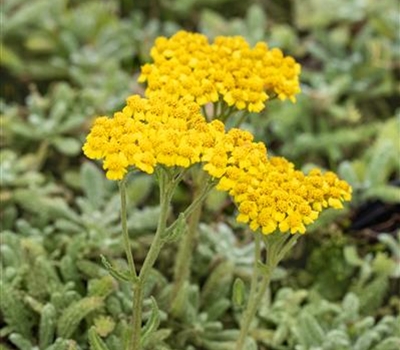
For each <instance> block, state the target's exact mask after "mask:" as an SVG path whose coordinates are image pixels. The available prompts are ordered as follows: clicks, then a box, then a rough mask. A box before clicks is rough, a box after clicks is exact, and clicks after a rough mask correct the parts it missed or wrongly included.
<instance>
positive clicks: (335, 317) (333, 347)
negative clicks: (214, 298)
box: [254, 288, 400, 350]
mask: <svg viewBox="0 0 400 350" xmlns="http://www.w3.org/2000/svg"><path fill="white" fill-rule="evenodd" d="M361 313H362V310H360V300H359V298H358V297H357V296H356V295H355V294H353V293H349V294H347V295H346V297H345V298H344V300H343V302H342V303H341V304H337V303H332V302H328V301H326V300H324V299H321V298H320V297H319V296H316V295H313V294H311V293H310V292H308V291H306V290H299V291H294V290H292V289H289V288H283V289H281V290H280V291H279V292H278V294H277V296H276V298H275V299H274V300H273V302H272V303H271V305H270V306H269V307H267V308H265V309H262V310H261V312H260V317H261V319H262V320H265V321H266V322H267V323H269V324H270V323H272V324H274V325H275V327H276V328H275V331H270V330H265V329H262V327H261V326H260V329H259V330H257V331H255V332H254V333H255V334H259V336H260V340H261V341H262V342H263V343H265V344H266V345H267V346H272V347H273V348H277V349H282V350H283V349H287V350H289V349H296V350H310V349H313V350H337V349H341V350H354V349H357V350H378V349H380V350H382V349H387V350H395V349H397V348H398V346H399V344H400V332H399V329H398V327H397V325H398V322H399V321H400V318H399V317H398V316H397V317H395V316H384V317H383V318H382V319H381V320H379V321H376V320H375V319H374V318H373V317H371V316H362V314H361Z"/></svg>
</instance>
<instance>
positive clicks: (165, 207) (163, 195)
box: [139, 169, 175, 282]
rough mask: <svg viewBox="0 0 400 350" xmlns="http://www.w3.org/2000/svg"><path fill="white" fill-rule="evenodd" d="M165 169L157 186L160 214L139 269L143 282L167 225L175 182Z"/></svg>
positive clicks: (157, 251) (159, 247)
mask: <svg viewBox="0 0 400 350" xmlns="http://www.w3.org/2000/svg"><path fill="white" fill-rule="evenodd" d="M166 171H167V170H165V169H163V170H161V171H160V173H159V186H160V216H159V218H158V224H157V231H156V234H155V236H154V239H153V242H152V243H151V246H150V250H149V252H148V253H147V255H146V258H145V260H144V263H143V266H142V268H141V270H140V274H139V278H140V279H141V280H142V281H143V282H144V281H145V280H146V279H147V277H148V273H149V271H150V269H151V268H152V267H153V266H154V263H155V262H156V260H157V257H158V254H159V253H160V250H161V248H162V246H163V244H164V241H163V237H164V235H165V231H166V227H167V218H168V211H169V205H170V202H171V197H172V194H173V190H174V188H175V184H174V183H173V182H172V181H171V179H170V178H169V177H168V176H167V174H166V173H165V172H166Z"/></svg>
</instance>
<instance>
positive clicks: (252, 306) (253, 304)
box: [236, 233, 270, 350]
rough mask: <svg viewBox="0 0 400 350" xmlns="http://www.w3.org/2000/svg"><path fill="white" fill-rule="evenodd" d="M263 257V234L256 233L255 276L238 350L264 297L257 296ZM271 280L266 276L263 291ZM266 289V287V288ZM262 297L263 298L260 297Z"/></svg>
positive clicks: (237, 343) (241, 346)
mask: <svg viewBox="0 0 400 350" xmlns="http://www.w3.org/2000/svg"><path fill="white" fill-rule="evenodd" d="M260 257H261V234H260V233H255V248H254V265H253V275H252V276H251V284H250V294H249V299H248V302H247V306H246V310H245V311H244V314H243V320H242V322H241V324H240V334H239V338H238V340H237V342H236V350H242V349H243V346H244V343H245V340H246V336H247V333H248V331H249V328H250V324H251V321H252V320H253V318H254V315H255V313H256V309H257V306H258V304H259V301H260V300H259V299H261V297H262V295H264V293H265V291H264V293H263V294H262V295H261V293H258V294H257V285H258V280H259V274H260V273H259V272H260V269H259V267H258V263H259V261H260ZM269 279H270V274H264V276H263V280H262V282H261V283H262V286H261V290H262V289H263V286H264V284H266V285H268V282H269ZM265 288H266V287H265ZM260 295H261V296H260ZM257 300H258V302H257Z"/></svg>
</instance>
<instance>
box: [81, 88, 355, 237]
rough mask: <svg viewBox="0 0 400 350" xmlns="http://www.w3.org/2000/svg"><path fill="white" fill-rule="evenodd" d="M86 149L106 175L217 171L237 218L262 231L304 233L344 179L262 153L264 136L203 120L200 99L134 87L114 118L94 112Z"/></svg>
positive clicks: (337, 204) (339, 197)
mask: <svg viewBox="0 0 400 350" xmlns="http://www.w3.org/2000/svg"><path fill="white" fill-rule="evenodd" d="M83 150H84V153H85V155H86V156H87V157H89V158H91V159H104V163H103V167H104V169H105V170H106V171H107V173H106V175H107V177H108V178H109V179H111V180H120V179H122V178H123V177H124V175H125V174H126V172H127V171H128V168H129V167H130V166H133V167H135V168H137V169H139V170H142V171H144V172H146V173H149V174H151V173H153V171H154V168H155V167H156V166H157V165H158V164H160V165H165V166H167V167H174V166H178V167H184V168H187V167H190V166H191V165H193V164H195V163H199V162H202V163H203V169H204V170H205V171H206V172H207V173H208V174H209V175H210V176H211V177H213V178H216V179H218V185H217V189H219V190H223V191H226V192H228V193H229V194H230V195H231V196H232V197H233V199H234V201H235V202H236V204H237V206H238V210H239V216H238V218H237V220H238V221H239V222H245V223H249V225H250V228H251V229H252V230H258V229H259V228H260V229H261V231H262V232H263V233H264V234H269V233H271V232H273V231H275V230H278V229H279V230H280V231H282V232H287V231H290V232H291V233H298V232H299V233H304V232H305V226H306V225H308V224H311V223H312V222H314V221H315V220H316V219H317V217H318V215H319V213H320V212H321V211H322V210H323V208H326V207H333V208H342V201H344V200H350V198H351V188H350V186H349V185H348V184H347V183H346V182H344V181H341V180H339V179H338V178H337V176H336V175H335V174H334V173H332V172H327V173H325V174H322V173H321V171H319V170H312V171H311V172H310V173H309V174H308V175H305V174H303V173H302V172H301V171H298V170H295V169H294V165H293V164H292V163H290V162H288V161H287V160H285V159H284V158H278V157H273V158H268V157H267V150H266V147H265V145H264V144H263V143H261V142H258V143H257V142H254V141H253V135H252V134H251V133H249V132H248V131H244V130H241V129H236V128H234V129H231V130H229V131H228V132H226V131H225V127H224V124H223V123H222V122H220V121H218V120H214V121H212V122H211V123H207V122H206V120H205V119H204V117H203V116H202V115H201V114H200V113H199V106H198V105H197V104H196V103H194V102H193V101H189V100H186V99H180V100H176V99H174V98H170V97H169V96H168V94H165V93H161V92H160V93H159V94H157V95H153V96H152V97H151V98H149V99H147V98H141V97H140V96H137V95H134V96H131V97H129V98H128V99H127V105H126V106H125V107H124V108H123V110H122V111H120V112H117V113H115V114H114V117H113V118H108V117H99V118H97V119H96V120H95V123H94V126H93V128H92V130H91V132H90V134H89V135H88V136H87V141H86V143H85V145H84V146H83Z"/></svg>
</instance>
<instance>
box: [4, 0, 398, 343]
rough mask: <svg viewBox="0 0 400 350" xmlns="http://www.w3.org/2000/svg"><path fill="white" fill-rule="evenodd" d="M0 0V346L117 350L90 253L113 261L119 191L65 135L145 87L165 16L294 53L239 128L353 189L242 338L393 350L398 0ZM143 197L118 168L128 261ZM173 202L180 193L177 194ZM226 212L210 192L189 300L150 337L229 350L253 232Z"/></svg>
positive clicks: (110, 308) (158, 288)
mask: <svg viewBox="0 0 400 350" xmlns="http://www.w3.org/2000/svg"><path fill="white" fill-rule="evenodd" d="M0 11H1V18H0V23H1V28H0V37H1V52H0V59H1V62H0V64H1V65H0V69H1V71H0V76H1V99H0V113H1V120H0V123H1V124H0V127H1V128H0V144H1V151H0V152H1V153H0V162H1V189H0V200H1V212H0V220H1V242H0V244H1V269H2V270H1V271H2V273H1V286H2V298H1V303H0V307H1V315H0V316H1V318H0V327H1V328H0V339H1V341H0V342H1V344H0V349H15V348H18V349H23V350H25V349H34V348H35V349H48V350H57V349H73V348H74V347H75V348H79V349H88V348H89V345H88V340H87V336H88V330H89V329H91V327H95V328H93V329H95V330H96V332H97V333H98V334H100V336H101V337H102V339H103V340H104V341H105V342H106V343H107V345H108V346H109V348H110V349H111V350H113V349H115V350H117V349H121V346H122V345H121V344H122V343H121V341H122V340H121V339H122V338H123V332H124V325H125V326H126V321H127V319H128V317H129V312H130V307H131V306H130V304H129V303H130V302H129V300H130V299H129V289H128V288H125V287H124V286H117V285H115V283H113V282H112V281H111V280H110V279H109V277H108V276H107V273H106V271H105V269H104V268H103V267H102V264H101V262H100V259H99V256H100V254H104V255H107V256H108V257H110V258H111V259H113V261H114V262H115V263H117V264H124V259H123V256H124V254H123V247H122V245H121V242H120V237H119V230H120V228H119V199H118V193H117V188H116V185H115V184H114V183H112V182H110V181H107V180H105V177H104V174H103V172H102V171H101V170H100V166H99V164H94V163H93V162H90V161H88V160H87V159H85V157H84V156H83V155H82V152H81V146H82V144H83V142H84V139H85V136H86V134H87V133H88V130H89V128H90V126H91V123H92V121H93V118H94V117H95V116H97V115H111V114H112V112H113V111H116V110H118V109H119V108H121V107H122V106H123V105H124V101H125V98H126V97H127V96H129V95H131V94H134V93H139V94H143V92H144V88H145V87H144V86H143V85H140V84H138V83H137V82H136V80H137V77H138V74H139V72H140V66H141V65H142V64H144V63H146V62H149V61H150V60H151V58H150V56H149V52H150V49H151V47H152V45H153V42H154V40H155V38H156V37H158V36H160V35H164V36H170V35H172V34H174V33H175V32H176V31H177V30H179V29H186V30H192V31H199V32H202V33H204V34H205V35H207V36H208V37H209V38H210V39H212V38H214V37H215V36H218V35H242V36H244V37H245V38H246V39H247V40H248V41H249V42H250V43H251V44H252V45H253V44H255V43H256V42H258V41H266V42H268V44H269V46H270V47H279V48H281V49H282V50H283V51H284V53H285V54H286V55H292V56H293V57H295V59H296V60H297V61H299V62H300V63H301V65H302V75H301V83H302V93H301V95H300V96H298V101H297V103H296V104H292V103H290V102H284V103H282V102H278V101H273V102H271V103H270V104H269V105H267V108H266V109H265V110H264V111H263V112H262V113H261V114H254V115H251V117H250V118H249V119H248V121H247V123H246V124H245V126H244V127H245V128H247V129H249V130H251V131H252V132H253V133H254V134H255V136H256V138H257V139H258V140H262V141H264V142H265V143H266V145H267V147H268V149H269V152H270V154H274V155H281V156H285V157H287V158H288V159H289V160H290V161H292V162H294V163H295V164H296V166H297V167H299V168H303V170H307V169H309V168H310V167H311V166H315V165H316V166H319V167H321V168H324V169H330V170H333V171H335V172H338V173H339V175H340V176H341V177H342V178H344V179H345V180H347V181H348V182H349V183H350V184H351V185H352V186H353V190H354V198H353V201H352V203H351V204H350V205H349V206H348V207H347V208H346V209H345V210H343V211H341V212H330V211H328V212H327V213H326V214H325V215H323V217H322V218H321V220H319V222H318V223H317V224H315V225H314V226H313V227H312V228H311V229H310V235H308V236H307V237H304V239H302V240H301V242H300V244H299V245H298V246H297V247H296V249H295V251H294V252H293V254H292V255H291V256H290V257H289V258H288V259H287V261H286V262H285V264H284V266H282V268H281V269H280V270H279V271H278V273H277V274H276V278H275V282H274V284H273V286H272V289H271V294H270V297H269V299H268V298H266V301H265V305H264V306H262V307H260V313H259V317H258V320H257V325H258V326H257V327H258V328H257V330H258V331H257V332H258V333H257V332H255V334H254V338H255V339H256V340H257V344H258V345H257V346H258V349H262V350H263V349H288V350H289V349H297V350H301V349H317V348H318V349H333V350H335V349H338V350H341V349H349V350H350V349H360V350H364V349H366V350H369V349H371V350H372V349H373V350H385V349H388V350H391V349H393V350H394V349H398V346H399V344H400V343H399V342H400V340H399V334H398V333H399V330H398V328H397V330H396V327H395V326H394V325H395V324H396V321H398V313H399V309H400V306H399V296H398V294H399V277H400V270H399V259H400V244H399V238H398V231H399V227H400V219H399V212H400V187H399V186H400V179H399V173H400V109H399V96H400V83H399V78H400V38H399V30H400V23H399V22H400V20H399V18H400V17H399V16H400V12H399V3H398V2H396V1H391V0H380V1H375V0H325V1H322V0H301V1H300V0H282V1H273V0H270V1H266V0H264V1H262V0H260V1H256V0H254V1H239V0H180V1H177V0H176V1H173V0H160V1H157V0H150V1H145V0H138V1H128V0H120V1H117V0H108V1H106V0H105V1H94V0H84V1H78V0H75V1H74V0H32V1H25V0H6V1H4V2H2V3H1V8H0ZM155 195H156V186H155V184H154V182H153V179H152V178H150V177H148V176H145V175H140V174H138V175H135V176H134V177H132V179H131V180H130V184H129V206H130V209H129V210H130V220H129V229H130V233H131V236H132V237H133V238H134V242H135V244H136V246H135V247H134V248H135V256H136V257H137V259H138V261H140V260H141V258H142V257H143V256H144V254H145V252H146V250H147V247H148V246H149V242H150V241H151V237H152V236H151V233H152V232H153V229H154V222H155V221H156V220H155V218H156V217H157V214H158V207H157V205H156V202H157V201H156V196H155ZM175 200H176V203H178V204H179V203H181V204H186V203H187V202H188V201H189V200H190V196H189V194H188V193H187V190H186V189H185V188H182V189H181V190H180V192H179V193H177V194H176V198H175ZM233 214H234V209H233V207H232V205H231V204H230V202H229V201H228V200H227V198H226V197H225V196H223V195H221V194H220V193H218V192H215V193H213V194H212V195H211V196H210V197H209V198H208V201H207V205H206V211H205V216H204V223H203V224H202V226H201V230H202V235H203V236H202V237H203V238H202V240H201V242H199V244H198V247H197V249H196V253H195V257H194V259H195V263H194V267H193V280H192V284H191V285H190V286H189V287H188V297H187V301H186V302H187V305H186V306H185V308H186V310H187V312H186V314H184V315H182V314H180V315H173V316H171V315H168V314H167V313H166V312H164V314H163V317H162V318H161V320H160V328H159V329H158V330H156V331H155V335H154V339H155V340H154V342H153V343H149V344H148V345H147V348H148V349H177V350H180V349H187V350H190V349H210V350H218V349H228V350H229V349H231V348H230V347H229V346H231V345H230V343H229V341H230V340H231V339H230V337H233V338H234V336H235V333H234V331H235V330H236V327H237V320H238V317H239V313H238V309H237V308H236V307H235V305H233V304H232V301H231V299H230V296H231V285H232V282H233V280H234V278H235V277H241V278H243V279H244V280H246V279H247V278H248V277H249V273H250V272H249V271H250V270H249V267H250V265H251V259H252V246H251V242H250V239H249V237H251V235H246V234H243V227H241V226H238V225H237V224H236V223H235V222H234V216H233ZM174 250H175V246H174V245H173V244H172V245H170V246H168V247H166V249H165V252H164V253H163V254H162V255H161V257H160V262H159V263H158V265H157V270H154V278H153V282H152V285H151V286H149V290H148V295H150V293H152V294H154V295H156V299H157V300H160V302H159V304H160V305H159V307H160V309H161V310H163V300H165V299H166V298H167V296H166V295H167V294H168V286H169V283H170V279H171V269H172V261H171V259H170V256H171V252H173V251H174ZM222 271H223V272H224V273H223V276H224V278H223V279H221V278H220V277H221V276H220V275H219V274H221V273H222ZM218 276H219V277H218ZM210 290H215V293H211V292H210ZM163 298H164V299H163ZM267 299H268V300H267ZM148 305H149V304H148ZM288 305H290V307H289V306H288ZM79 310H80V311H79ZM395 317H397V319H396V318H395ZM72 318H73V319H74V320H75V321H71V319H72ZM94 325H95V326H94ZM96 327H97V328H96ZM107 327H108V328H107ZM229 332H230V333H229ZM232 332H233V333H232ZM396 332H397V333H396ZM396 334H397V335H396ZM388 339H389V340H388ZM340 340H342V341H341V342H340ZM332 344H333V345H332ZM382 344H383V345H382Z"/></svg>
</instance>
